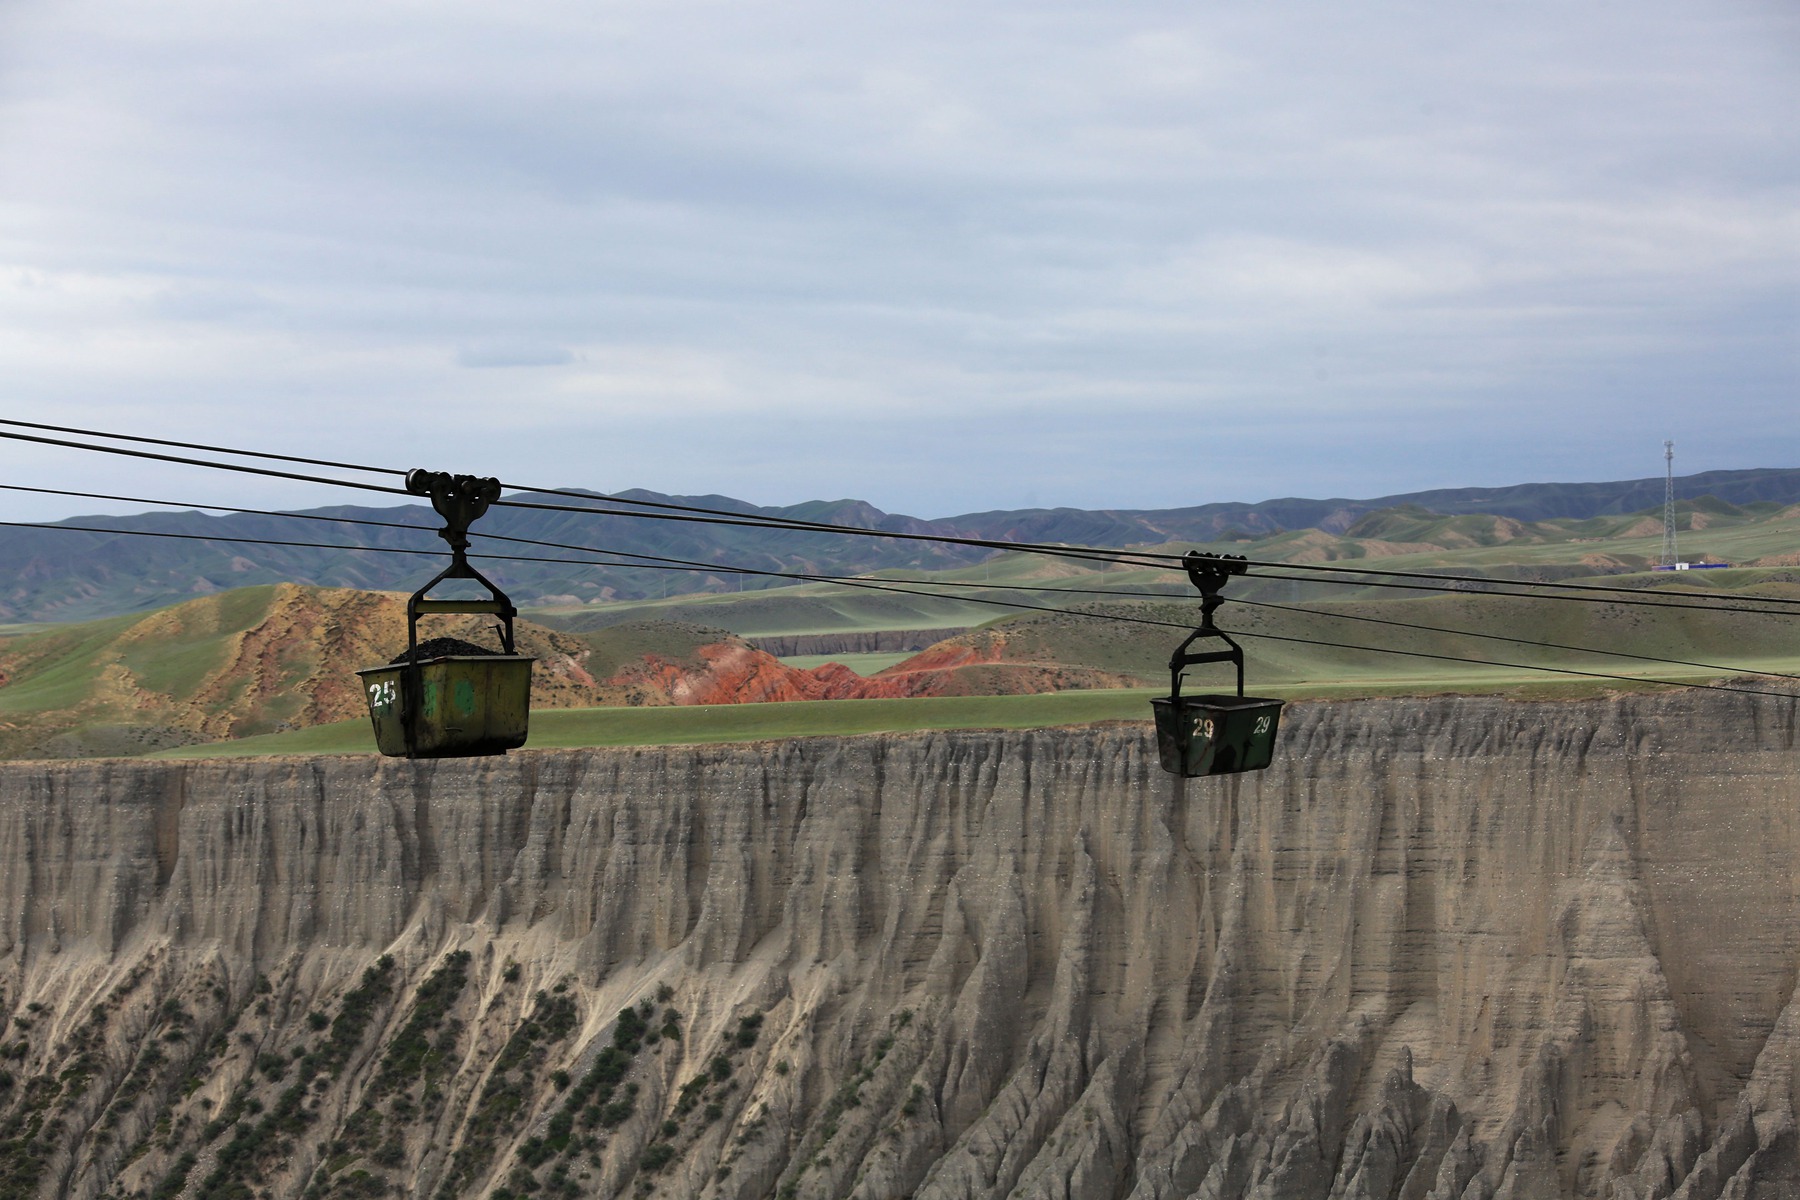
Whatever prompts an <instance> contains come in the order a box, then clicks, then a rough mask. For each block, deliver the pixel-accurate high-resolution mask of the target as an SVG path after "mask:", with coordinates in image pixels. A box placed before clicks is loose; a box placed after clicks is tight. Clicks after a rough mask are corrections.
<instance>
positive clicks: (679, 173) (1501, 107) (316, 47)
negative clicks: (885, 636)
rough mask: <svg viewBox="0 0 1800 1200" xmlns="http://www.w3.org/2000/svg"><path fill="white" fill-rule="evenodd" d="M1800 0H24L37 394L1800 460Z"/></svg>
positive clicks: (573, 423)
mask: <svg viewBox="0 0 1800 1200" xmlns="http://www.w3.org/2000/svg"><path fill="white" fill-rule="evenodd" d="M1797 13H1800V8H1796V6H1794V5H1792V4H1790V3H1785V2H1783V3H1776V2H1775V0H1766V2H1762V0H1632V2H1631V3H1623V2H1620V3H1606V2H1601V0H1592V2H1587V3H1578V4H1570V3H1568V2H1567V0H1524V2H1520V3H1491V4H1481V5H1473V4H1468V5H1464V4H1451V5H1447V4H1443V3H1417V4H1405V3H1369V4H1354V5H1348V4H1343V3H1341V0H1334V2H1332V3H1275V4H1269V3H1191V2H1190V3H1155V2H1133V0H1106V2H1101V0H1084V2H1081V3H1055V2H1045V3H1017V2H1008V0H998V2H994V3H986V4H979V3H978V4H969V3H955V4H951V3H941V2H939V0H911V2H909V3H906V4H897V3H896V4H847V3H843V2H841V0H838V2H835V3H825V2H816V3H815V2H809V0H758V2H756V3H749V4H746V3H742V2H741V0H740V2H733V3H725V2H719V3H704V2H691V0H655V2H654V3H651V2H647V0H645V2H638V0H631V2H618V0H580V2H572V3H567V4H558V3H531V2H529V0H525V2H519V3H510V4H504V5H502V4H495V3H492V2H491V0H485V2H483V3H465V2H461V0H431V2H430V3H423V2H419V3H382V2H379V0H356V2H355V3H342V2H340V0H313V2H310V3H307V4H303V5H302V4H293V5H277V4H254V5H252V4H222V3H195V2H190V0H155V2H154V3H151V2H149V0H139V2H126V0H23V2H20V0H10V2H9V0H0V380H3V381H4V384H3V387H4V402H3V403H0V416H9V417H14V418H18V419H26V420H49V421H62V422H65V423H69V424H77V425H91V426H95V427H99V428H105V429H115V430H120V431H125V432H134V433H151V434H159V435H161V436H170V437H180V438H191V439H194V440H198V441H223V442H227V443H230V444H234V445H243V446H247V447H251V448H259V449H278V450H282V451H284V452H288V453H300V454H316V455H319V456H322V457H327V458H347V459H351V460H353V461H369V462H374V463H378V464H382V465H389V464H391V465H396V466H402V467H405V466H414V465H423V466H430V467H433V468H437V469H448V470H455V471H470V472H475V473H480V474H495V475H499V476H500V477H502V478H503V479H507V480H509V481H518V482H523V483H527V484H538V485H578V486H586V487H594V488H601V489H606V490H617V489H622V488H628V487H645V488H652V489H655V490H658V491H664V492H676V493H689V494H701V493H723V494H727V495H733V496H738V497H741V498H744V499H747V500H751V501H754V502H757V503H762V504H779V503H791V502H795V501H800V500H806V499H813V498H839V497H857V498H860V499H866V500H868V501H870V502H872V503H874V504H876V505H877V506H879V507H881V508H884V509H888V510H890V511H897V512H909V513H913V514H915V515H919V516H927V517H935V516H946V515H950V514H953V513H959V512H967V511H974V510H981V509H990V508H1016V507H1025V506H1033V505H1045V506H1050V505H1072V506H1078V507H1089V508H1095V507H1140V508H1141V507H1172V506H1178V505H1186V504H1199V503H1205V502H1209V501H1215V500H1261V499H1266V498H1269V497H1273V496H1281V495H1302V496H1332V495H1337V496H1351V497H1366V496H1375V495H1382V494H1388V493H1394V492H1401V491H1411V490H1417V489H1422V488H1429V487H1443V486H1465V485H1472V486H1494V485H1504V484H1509V483H1517V482H1525V481H1531V480H1570V481H1573V480H1599V479H1621V478H1639V477H1643V476H1648V475H1655V474H1660V473H1661V469H1662V461H1661V449H1662V446H1661V443H1662V439H1664V438H1665V437H1672V438H1674V439H1675V440H1676V442H1677V460H1676V465H1677V470H1678V472H1679V473H1683V474H1685V473H1690V472H1694V471H1700V470H1707V469H1717V468H1740V467H1756V466H1796V465H1800V426H1797V420H1796V419H1797V417H1800V386H1797V384H1800V349H1797V347H1800V336H1797V335H1800V175H1797V172H1796V166H1797V159H1800V137H1797V136H1796V130H1800V119H1797V118H1800V17H1797V15H1796V14H1797ZM0 470H3V471H4V473H5V477H6V479H7V480H8V481H10V482H15V483H17V482H23V483H31V484H37V485H40V486H52V487H71V486H73V487H78V488H79V487H96V485H105V486H103V487H98V488H97V490H109V489H119V490H127V489H128V490H131V491H132V492H133V494H143V495H154V496H166V497H170V498H174V499H187V500H194V501H210V502H216V503H245V504H252V505H258V504H281V505H285V506H294V507H299V506H312V505H317V504H326V503H334V502H338V501H340V500H343V499H347V498H350V497H347V496H345V495H344V494H342V493H326V492H325V491H323V490H322V489H317V488H304V487H301V486H299V485H294V486H291V487H289V486H277V485H263V484H261V483H259V482H257V481H252V480H248V479H245V478H243V477H232V476H224V477H219V476H215V475H214V474H213V473H210V472H204V473H202V472H193V471H184V470H177V469H174V468H161V467H150V466H145V467H134V466H123V465H120V464H119V463H118V462H117V461H111V460H104V461H97V456H92V455H82V454H78V453H75V452H61V451H52V450H47V449H34V448H20V447H19V446H18V445H17V444H8V445H6V446H4V447H0ZM4 507H5V509H6V510H7V511H10V512H12V513H14V514H17V515H22V516H29V517H34V518H35V517H41V516H65V515H69V514H71V513H76V512H89V511H96V510H99V509H104V508H108V507H111V508H114V509H117V508H119V507H124V508H127V509H129V508H130V507H131V506H107V505H100V504H95V503H92V502H85V501H73V500H66V499H56V500H33V499H23V500H21V499H18V498H17V497H16V496H15V497H10V498H8V499H7V500H6V501H5V504H4Z"/></svg>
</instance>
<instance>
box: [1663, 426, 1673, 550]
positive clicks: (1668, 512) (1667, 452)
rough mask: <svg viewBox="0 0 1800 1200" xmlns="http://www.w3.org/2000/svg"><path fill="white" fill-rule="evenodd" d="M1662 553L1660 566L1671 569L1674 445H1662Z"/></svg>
mask: <svg viewBox="0 0 1800 1200" xmlns="http://www.w3.org/2000/svg"><path fill="white" fill-rule="evenodd" d="M1663 465H1664V475H1663V552H1662V565H1663V566H1665V567H1673V566H1674V565H1675V562H1676V558H1675V443H1674V442H1664V443H1663Z"/></svg>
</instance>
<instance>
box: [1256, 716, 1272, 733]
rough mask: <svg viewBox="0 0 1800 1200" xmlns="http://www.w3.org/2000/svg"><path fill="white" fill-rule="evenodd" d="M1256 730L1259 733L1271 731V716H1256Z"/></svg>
mask: <svg viewBox="0 0 1800 1200" xmlns="http://www.w3.org/2000/svg"><path fill="white" fill-rule="evenodd" d="M1256 732H1257V733H1267V732H1269V718H1268V717H1267V716H1261V717H1258V718H1256Z"/></svg>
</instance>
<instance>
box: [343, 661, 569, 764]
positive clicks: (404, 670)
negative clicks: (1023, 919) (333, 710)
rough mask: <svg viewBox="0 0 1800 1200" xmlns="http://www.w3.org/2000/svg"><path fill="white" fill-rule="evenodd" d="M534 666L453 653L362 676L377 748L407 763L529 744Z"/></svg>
mask: <svg viewBox="0 0 1800 1200" xmlns="http://www.w3.org/2000/svg"><path fill="white" fill-rule="evenodd" d="M533 661H534V660H533V659H531V658H527V657H525V656H523V655H518V654H491V655H474V654H449V655H445V656H443V657H441V658H429V659H426V660H425V661H424V662H419V663H404V662H401V663H392V664H390V665H388V666H384V667H368V668H366V669H364V670H361V671H358V672H357V674H358V675H359V676H361V677H362V681H363V690H364V692H365V693H366V694H367V695H368V698H369V719H370V721H372V722H373V723H374V726H375V746H376V748H377V749H379V750H380V751H381V752H382V753H383V754H388V755H393V756H395V757H400V758H463V757H467V756H470V755H477V754H504V753H506V752H507V751H508V750H514V749H517V748H518V747H520V746H523V745H524V744H525V736H526V732H527V727H528V723H529V720H530V716H531V664H532V662H533Z"/></svg>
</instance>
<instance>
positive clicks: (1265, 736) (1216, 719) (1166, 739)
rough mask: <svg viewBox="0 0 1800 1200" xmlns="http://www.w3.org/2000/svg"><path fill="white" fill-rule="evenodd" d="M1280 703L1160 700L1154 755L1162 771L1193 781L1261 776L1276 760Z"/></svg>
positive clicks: (1237, 698) (1226, 699)
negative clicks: (1250, 773) (1240, 774)
mask: <svg viewBox="0 0 1800 1200" xmlns="http://www.w3.org/2000/svg"><path fill="white" fill-rule="evenodd" d="M1281 703H1282V702H1281V701H1279V700H1264V699H1260V698H1258V697H1256V696H1229V695H1226V696H1183V695H1180V694H1179V693H1177V694H1176V695H1173V696H1159V697H1157V698H1156V699H1154V700H1152V701H1150V704H1151V706H1152V707H1153V708H1154V709H1155V710H1156V752H1157V755H1158V756H1159V757H1160V758H1161V759H1162V769H1163V770H1165V771H1168V772H1171V773H1172V774H1175V775H1182V776H1185V777H1187V778H1190V779H1192V778H1194V777H1196V776H1200V775H1235V774H1237V773H1238V772H1240V771H1260V770H1262V769H1263V768H1264V767H1267V766H1268V765H1269V760H1270V759H1271V758H1273V757H1274V754H1275V734H1276V731H1277V730H1278V729H1279V728H1280V725H1281Z"/></svg>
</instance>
